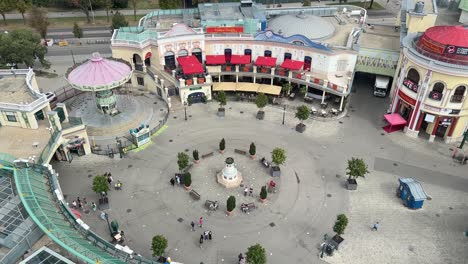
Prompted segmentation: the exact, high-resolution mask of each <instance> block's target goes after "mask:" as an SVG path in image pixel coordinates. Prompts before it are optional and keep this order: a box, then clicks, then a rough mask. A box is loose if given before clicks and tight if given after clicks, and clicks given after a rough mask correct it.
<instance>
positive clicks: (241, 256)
mask: <svg viewBox="0 0 468 264" xmlns="http://www.w3.org/2000/svg"><path fill="white" fill-rule="evenodd" d="M243 258H244V255H242V253H240V254H239V262H240V261H241V259H243Z"/></svg>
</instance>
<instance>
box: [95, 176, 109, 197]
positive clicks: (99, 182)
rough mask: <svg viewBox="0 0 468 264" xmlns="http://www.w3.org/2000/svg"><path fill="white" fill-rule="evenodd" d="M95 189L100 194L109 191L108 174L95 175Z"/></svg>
mask: <svg viewBox="0 0 468 264" xmlns="http://www.w3.org/2000/svg"><path fill="white" fill-rule="evenodd" d="M93 191H94V192H95V193H98V194H101V193H103V192H105V193H107V192H108V191H109V183H108V182H107V177H106V176H104V175H98V176H95V177H94V179H93Z"/></svg>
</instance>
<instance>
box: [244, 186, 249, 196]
mask: <svg viewBox="0 0 468 264" xmlns="http://www.w3.org/2000/svg"><path fill="white" fill-rule="evenodd" d="M248 193H249V187H245V189H244V196H247V194H248Z"/></svg>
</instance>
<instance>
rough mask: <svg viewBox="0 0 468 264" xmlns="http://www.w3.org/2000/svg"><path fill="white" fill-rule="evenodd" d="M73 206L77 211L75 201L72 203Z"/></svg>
mask: <svg viewBox="0 0 468 264" xmlns="http://www.w3.org/2000/svg"><path fill="white" fill-rule="evenodd" d="M72 206H73V208H75V209H76V201H75V200H73V202H72Z"/></svg>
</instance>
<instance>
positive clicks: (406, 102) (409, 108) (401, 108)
mask: <svg viewBox="0 0 468 264" xmlns="http://www.w3.org/2000/svg"><path fill="white" fill-rule="evenodd" d="M398 96H399V98H400V100H398V104H397V108H396V109H397V111H398V113H399V114H400V115H401V117H403V118H404V119H405V120H406V121H410V119H411V115H412V114H413V109H414V105H415V104H416V100H415V99H413V98H411V97H409V96H408V95H406V94H405V93H404V92H403V91H402V90H399V91H398Z"/></svg>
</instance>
